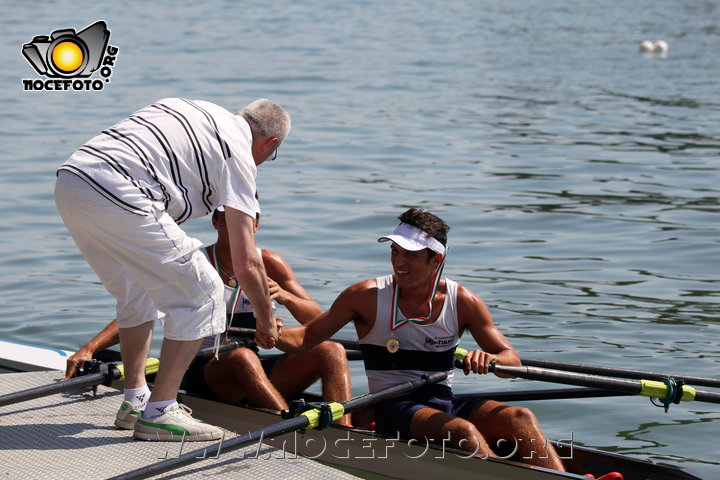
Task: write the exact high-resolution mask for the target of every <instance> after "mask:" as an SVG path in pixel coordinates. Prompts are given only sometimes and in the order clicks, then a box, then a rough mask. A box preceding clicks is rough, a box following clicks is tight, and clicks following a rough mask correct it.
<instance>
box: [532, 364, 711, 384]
mask: <svg viewBox="0 0 720 480" xmlns="http://www.w3.org/2000/svg"><path fill="white" fill-rule="evenodd" d="M521 361H522V364H523V365H525V366H528V367H542V368H552V369H555V370H564V371H567V372H577V373H589V374H592V375H606V376H609V377H618V378H634V379H648V380H661V381H662V379H663V378H673V379H675V380H683V381H684V382H685V383H689V384H692V385H698V386H702V387H718V388H720V379H718V378H705V377H694V376H689V375H676V374H673V373H655V372H646V371H643V370H633V369H627V368H615V367H603V366H598V365H586V364H583V363H568V362H554V361H550V360H538V359H534V358H524V357H523V358H522V359H521Z"/></svg>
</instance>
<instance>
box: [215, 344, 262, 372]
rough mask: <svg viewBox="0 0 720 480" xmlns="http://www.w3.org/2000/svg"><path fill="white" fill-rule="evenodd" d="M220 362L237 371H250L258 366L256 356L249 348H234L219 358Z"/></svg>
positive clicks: (258, 360)
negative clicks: (237, 369)
mask: <svg viewBox="0 0 720 480" xmlns="http://www.w3.org/2000/svg"><path fill="white" fill-rule="evenodd" d="M219 361H220V362H223V361H224V362H227V364H228V366H232V367H233V368H239V369H252V368H255V367H256V366H260V359H259V358H258V356H257V354H256V353H255V352H253V351H252V350H250V349H249V348H236V349H235V350H232V351H230V352H228V353H227V354H225V355H222V356H220V360H219Z"/></svg>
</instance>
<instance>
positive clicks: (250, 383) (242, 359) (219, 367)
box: [205, 348, 287, 411]
mask: <svg viewBox="0 0 720 480" xmlns="http://www.w3.org/2000/svg"><path fill="white" fill-rule="evenodd" d="M205 381H206V382H207V384H208V385H209V386H210V388H212V389H213V391H214V392H215V393H217V394H218V395H219V396H220V398H222V399H223V400H226V401H229V402H234V403H239V402H241V401H243V400H244V401H246V402H247V403H249V404H250V405H254V406H257V407H263V408H269V409H272V410H276V411H280V410H283V409H286V408H287V402H285V399H284V398H283V396H282V395H281V394H280V393H279V392H278V391H277V389H276V388H275V387H274V386H273V384H272V383H271V382H270V379H268V377H267V375H265V371H264V370H263V368H262V365H261V364H260V359H259V358H258V356H257V355H256V354H255V352H253V351H252V350H249V349H247V348H238V349H236V350H233V351H232V352H228V353H226V354H224V355H221V356H220V360H215V359H212V360H210V361H209V362H208V364H207V365H206V366H205Z"/></svg>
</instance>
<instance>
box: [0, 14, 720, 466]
mask: <svg viewBox="0 0 720 480" xmlns="http://www.w3.org/2000/svg"><path fill="white" fill-rule="evenodd" d="M305 3H312V6H309V5H306V4H305ZM718 19H720V6H718V4H717V3H715V2H702V1H691V2H672V1H653V2H650V1H646V0H641V1H637V2H612V1H599V2H592V3H589V2H581V3H578V2H570V1H566V0H563V1H561V0H557V1H545V2H467V1H455V0H449V1H448V0H445V1H442V2H440V1H428V2H421V4H419V3H418V2H410V1H397V2H371V1H358V2H353V3H341V2H330V1H317V2H289V1H279V2H273V3H272V4H271V5H270V4H267V3H265V2H224V3H223V2H208V4H207V5H197V4H195V2H169V1H161V2H153V3H152V4H148V3H140V2H129V3H127V4H125V3H123V4H121V3H117V4H106V3H102V2H68V1H61V2H56V3H53V4H52V5H48V4H45V3H39V2H38V3H34V2H29V3H22V4H17V5H14V6H13V7H12V8H7V9H4V15H3V18H2V19H0V24H1V26H2V30H1V31H2V33H0V40H1V42H2V43H1V47H2V48H1V50H0V59H1V60H2V65H3V68H2V69H0V84H1V85H2V88H1V89H0V107H2V108H1V109H0V122H1V125H2V128H0V139H1V140H2V145H3V148H2V149H0V162H2V169H1V170H0V215H1V218H2V222H0V236H1V237H0V238H2V243H1V245H2V247H1V248H2V256H1V257H0V292H2V293H1V294H0V295H2V296H1V297H0V298H2V304H3V305H4V307H3V308H2V310H0V337H1V338H4V339H9V340H15V341H23V342H33V343H40V344H43V345H49V346H56V347H61V348H65V349H75V348H76V347H77V346H79V345H80V344H82V343H83V342H84V341H85V340H86V339H88V338H89V337H90V336H91V335H92V334H93V333H94V332H96V331H97V330H99V329H100V328H101V327H102V326H103V325H104V323H105V322H106V321H107V320H109V319H110V318H112V317H113V315H114V306H113V302H112V301H111V298H110V297H109V296H108V295H107V293H106V292H105V291H104V289H103V288H102V286H101V285H99V284H98V282H97V279H96V277H95V276H94V274H93V273H92V272H91V271H90V270H89V268H88V267H87V265H86V264H85V262H84V261H83V259H82V258H81V257H80V255H79V253H78V251H77V249H76V247H75V245H74V243H73V242H72V240H71V239H70V238H69V236H68V235H67V232H66V230H65V228H64V226H63V224H62V222H61V220H60V218H59V216H58V214H57V212H56V210H55V206H54V202H53V199H52V188H53V181H54V172H55V169H56V168H57V166H58V165H59V164H60V163H61V162H62V161H63V160H64V159H65V158H66V157H67V156H68V155H69V154H70V153H72V151H73V150H74V149H75V148H77V147H78V146H79V145H80V144H82V142H84V141H85V140H87V139H88V138H90V137H91V136H93V135H94V134H95V133H96V132H97V131H99V130H101V129H103V128H105V127H107V126H109V125H111V124H112V123H114V122H116V121H117V120H119V119H120V118H122V117H124V116H126V115H128V114H129V113H131V112H133V111H134V110H136V109H137V108H140V107H142V106H144V105H146V104H148V103H151V102H152V101H154V100H156V99H158V98H162V97H167V96H183V97H187V98H199V99H204V100H210V101H214V102H216V103H218V104H220V105H223V106H225V107H227V108H228V109H231V110H235V109H238V108H240V107H242V106H244V105H245V104H247V103H248V102H250V101H251V100H253V99H254V98H257V97H269V98H272V99H274V100H276V101H278V102H279V103H281V104H283V105H284V106H285V107H286V108H287V109H288V111H289V112H290V113H291V115H292V116H293V131H292V133H291V136H290V137H289V138H288V140H287V142H286V143H285V144H284V145H283V146H282V148H281V149H280V155H279V157H278V160H277V161H276V162H274V163H272V164H269V165H263V166H262V167H261V168H260V178H259V187H260V193H261V199H262V206H263V215H264V217H263V226H262V228H261V230H260V232H259V234H258V236H259V244H260V245H262V246H263V247H266V248H270V249H273V250H275V251H277V252H279V253H281V254H282V255H283V256H285V257H286V259H287V260H288V261H289V262H290V264H291V265H292V266H293V267H294V268H295V270H296V273H297V274H298V276H299V278H300V280H301V282H302V283H303V284H304V285H305V286H306V287H307V289H308V290H309V291H310V292H311V293H312V294H313V295H314V296H315V297H316V298H317V299H318V301H319V302H320V304H321V305H322V306H325V307H327V306H329V305H330V303H331V302H332V300H333V299H334V298H335V296H336V295H337V294H338V293H339V292H340V291H341V290H342V289H343V288H344V287H346V286H348V285H350V284H352V283H354V282H356V281H359V280H362V279H365V278H369V277H373V276H377V275H382V274H385V273H387V272H389V263H388V259H389V255H388V254H389V252H388V250H387V246H386V245H378V244H377V243H376V242H375V240H376V238H377V237H378V236H380V235H382V234H385V233H388V232H389V231H390V230H391V229H392V228H393V227H394V225H395V224H396V223H397V222H396V219H395V217H397V215H398V214H400V213H401V212H402V211H403V210H405V209H406V208H408V207H410V206H419V207H423V208H427V209H429V210H431V211H433V212H435V213H438V214H439V215H440V216H441V217H443V218H444V219H445V220H446V221H447V222H448V223H449V224H450V225H451V227H452V230H451V232H450V243H451V250H450V254H449V257H448V265H447V267H446V270H445V272H446V274H447V275H448V276H449V277H451V278H454V279H456V280H458V281H460V282H461V283H463V284H465V285H466V286H468V287H470V288H471V289H473V290H474V291H476V292H477V293H478V294H479V295H481V296H482V298H483V299H484V300H485V301H486V303H487V304H488V305H489V306H490V308H491V311H492V312H493V315H494V318H495V321H496V323H497V324H498V325H499V326H500V328H501V329H502V330H503V332H504V333H505V334H506V335H507V336H508V338H509V339H510V340H511V342H512V343H513V345H514V346H515V347H516V348H517V349H518V350H519V351H520V352H521V354H522V355H524V356H526V357H532V358H545V359H555V360H563V361H572V362H584V363H592V364H601V365H610V366H619V367H633V368H641V369H645V370H655V371H670V372H680V373H686V374H692V375H698V376H709V377H717V376H718V370H719V367H720V346H719V345H718V341H719V339H720V321H719V318H720V315H719V312H720V277H719V276H718V267H719V266H720V242H719V238H720V235H719V233H720V208H719V201H718V197H719V195H718V193H719V187H718V183H719V182H718V181H719V180H720V175H719V167H718V165H719V162H718V152H719V151H720V136H719V134H718V121H719V120H720V100H719V99H720V86H718V85H719V84H718V81H717V79H718V78H719V77H720V62H718V56H717V52H718V49H719V48H720V28H719V27H718V26H717V25H718ZM96 20H105V21H107V23H108V26H109V28H110V30H111V38H110V44H111V45H115V46H117V47H119V49H120V51H119V55H118V59H117V64H116V66H115V69H114V71H113V75H112V78H111V82H110V83H108V84H106V86H105V88H104V90H103V91H101V92H95V93H86V92H32V93H31V92H23V91H22V85H21V78H28V77H35V76H36V73H35V72H34V71H33V70H32V69H31V67H30V65H29V64H28V63H27V62H26V61H25V59H24V58H23V57H22V55H21V54H20V50H21V47H22V44H23V43H26V42H28V41H29V40H30V39H31V38H32V37H33V36H35V35H47V34H49V33H50V32H51V31H52V30H55V29H58V28H69V27H72V28H76V29H81V28H84V27H85V26H87V25H89V24H91V23H93V22H95V21H96ZM646 39H647V40H653V41H654V40H658V39H664V40H665V41H667V42H668V44H669V45H670V50H669V51H668V52H667V54H666V55H660V54H642V53H640V52H639V51H638V46H639V44H640V42H641V41H642V40H646ZM187 229H188V230H189V231H190V232H191V233H193V234H194V235H196V236H198V237H199V238H201V239H202V240H203V241H211V240H212V239H213V235H214V234H213V231H212V228H211V226H210V223H209V219H200V220H194V221H192V222H190V223H189V224H188V226H187ZM281 313H283V312H281ZM283 316H285V317H287V314H285V313H283ZM159 333H160V332H159V331H158V335H157V336H158V338H156V341H155V343H154V347H155V348H157V347H158V346H159V337H160V335H159ZM341 335H343V336H354V332H353V331H352V329H350V328H347V329H344V330H343V331H342V332H341ZM471 345H472V344H471V342H470V340H469V339H468V338H466V339H464V341H463V346H465V347H470V346H471ZM460 377H462V375H461V376H460ZM353 381H354V391H355V392H356V393H358V394H359V393H362V392H365V391H366V384H365V378H364V375H363V371H362V368H361V366H360V365H359V364H356V365H354V366H353ZM456 385H457V390H458V391H464V392H472V391H482V390H488V389H489V390H496V389H506V388H508V389H509V388H513V389H519V388H535V387H537V385H535V384H533V383H530V382H526V381H521V380H516V381H512V382H509V381H507V380H500V379H496V378H494V377H488V378H476V377H462V378H457V379H456ZM548 386H550V385H548ZM526 405H527V406H530V407H531V408H533V410H534V411H535V412H536V414H537V415H538V417H539V418H540V420H541V422H542V424H543V426H544V428H545V430H546V432H547V433H548V436H550V437H551V438H569V437H568V436H569V435H570V434H572V435H573V438H574V440H575V441H576V442H577V443H582V444H585V445H590V446H594V447H600V448H605V449H608V450H612V451H616V452H621V453H627V454H631V455H635V456H638V457H644V458H652V459H654V460H661V461H669V462H672V463H677V464H681V465H683V466H686V467H689V468H693V469H694V470H696V471H698V472H702V473H704V474H705V475H707V476H708V478H714V476H717V475H718V472H720V468H718V466H719V465H720V447H718V443H717V438H718V433H719V431H720V409H719V408H718V407H717V406H716V405H712V404H702V403H698V404H694V403H688V404H682V405H679V406H673V407H672V408H671V409H670V412H669V413H668V414H664V413H662V410H661V409H658V408H655V407H653V406H652V405H651V404H650V402H649V401H648V400H647V399H644V398H643V399H640V398H615V399H587V400H563V401H552V402H549V401H545V402H534V403H532V404H531V403H526ZM598 473H602V472H598Z"/></svg>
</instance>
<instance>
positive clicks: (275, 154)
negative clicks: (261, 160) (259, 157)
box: [268, 147, 280, 162]
mask: <svg viewBox="0 0 720 480" xmlns="http://www.w3.org/2000/svg"><path fill="white" fill-rule="evenodd" d="M278 148H280V147H277V148H276V149H275V151H273V153H272V154H271V155H270V156H269V157H268V162H272V161H273V160H275V159H276V158H277V152H278Z"/></svg>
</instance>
